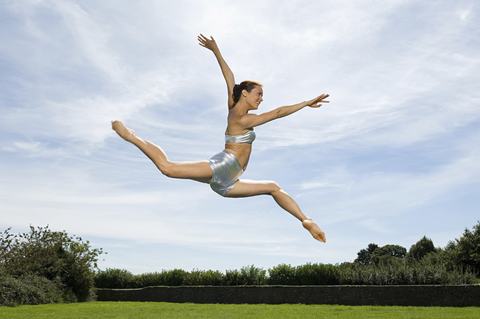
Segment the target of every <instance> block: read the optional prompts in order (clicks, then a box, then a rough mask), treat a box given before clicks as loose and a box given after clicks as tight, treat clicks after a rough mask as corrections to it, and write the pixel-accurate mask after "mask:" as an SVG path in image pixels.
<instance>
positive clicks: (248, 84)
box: [232, 81, 262, 106]
mask: <svg viewBox="0 0 480 319" xmlns="http://www.w3.org/2000/svg"><path fill="white" fill-rule="evenodd" d="M257 86H262V84H260V83H259V82H255V81H243V82H242V83H240V84H235V86H234V87H233V94H232V97H233V106H235V104H237V103H238V101H240V97H241V96H242V92H243V90H246V91H247V92H248V93H250V92H252V90H253V89H254V88H255V87H257Z"/></svg>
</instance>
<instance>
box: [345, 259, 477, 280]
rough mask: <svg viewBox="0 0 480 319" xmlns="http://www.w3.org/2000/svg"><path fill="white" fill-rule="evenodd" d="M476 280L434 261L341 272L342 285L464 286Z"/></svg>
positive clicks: (352, 267) (357, 267) (347, 266)
mask: <svg viewBox="0 0 480 319" xmlns="http://www.w3.org/2000/svg"><path fill="white" fill-rule="evenodd" d="M427 256H428V255H427ZM474 280H475V276H474V275H473V274H472V273H469V272H464V271H462V270H460V269H454V270H452V269H449V268H448V267H447V265H446V264H444V263H442V262H438V260H436V259H434V258H424V259H422V261H421V262H418V263H403V264H402V265H379V266H374V265H372V266H365V265H360V264H357V263H354V264H344V265H343V266H342V271H341V272H340V284H342V285H462V284H471V283H473V282H474Z"/></svg>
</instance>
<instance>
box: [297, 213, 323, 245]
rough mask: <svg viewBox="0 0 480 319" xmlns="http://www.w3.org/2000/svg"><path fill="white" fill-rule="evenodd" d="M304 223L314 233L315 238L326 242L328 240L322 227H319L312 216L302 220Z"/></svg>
mask: <svg viewBox="0 0 480 319" xmlns="http://www.w3.org/2000/svg"><path fill="white" fill-rule="evenodd" d="M302 225H303V227H304V228H305V229H307V230H308V231H309V232H310V234H312V236H313V238H315V239H316V240H319V241H321V242H324V243H326V242H327V238H326V237H325V233H324V232H323V231H322V230H321V229H320V227H318V225H317V224H315V222H314V221H313V220H312V219H311V218H307V219H305V220H304V221H303V222H302Z"/></svg>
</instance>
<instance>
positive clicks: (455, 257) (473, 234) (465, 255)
mask: <svg viewBox="0 0 480 319" xmlns="http://www.w3.org/2000/svg"><path fill="white" fill-rule="evenodd" d="M445 252H446V253H447V254H448V255H449V256H450V258H451V260H452V261H453V263H454V264H456V265H458V266H462V267H464V268H467V267H471V268H472V269H473V271H475V272H476V274H477V276H478V275H480V221H478V223H477V225H475V226H473V229H472V231H470V230H469V229H468V228H465V231H464V233H463V236H462V237H460V239H455V241H450V242H449V243H448V245H447V247H445Z"/></svg>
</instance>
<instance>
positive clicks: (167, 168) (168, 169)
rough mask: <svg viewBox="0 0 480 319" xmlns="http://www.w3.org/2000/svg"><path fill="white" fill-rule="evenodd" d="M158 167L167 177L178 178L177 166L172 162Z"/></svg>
mask: <svg viewBox="0 0 480 319" xmlns="http://www.w3.org/2000/svg"><path fill="white" fill-rule="evenodd" d="M157 167H158V169H159V170H160V172H162V174H163V175H165V176H166V177H171V178H174V177H175V176H176V173H175V172H176V170H175V164H174V163H172V162H170V161H168V162H166V163H162V164H158V165H157Z"/></svg>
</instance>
